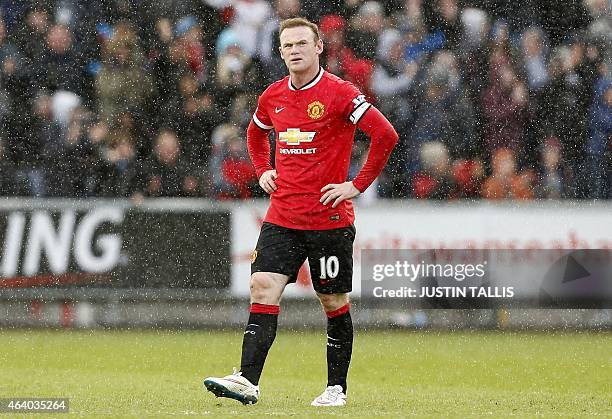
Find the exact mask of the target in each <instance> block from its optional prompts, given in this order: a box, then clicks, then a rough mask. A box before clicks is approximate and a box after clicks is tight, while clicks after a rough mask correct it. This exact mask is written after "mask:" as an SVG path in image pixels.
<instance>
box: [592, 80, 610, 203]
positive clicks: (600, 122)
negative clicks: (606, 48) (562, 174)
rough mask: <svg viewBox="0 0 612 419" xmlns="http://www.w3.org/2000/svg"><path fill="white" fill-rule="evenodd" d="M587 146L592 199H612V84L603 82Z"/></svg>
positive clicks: (594, 109) (593, 107) (598, 86)
mask: <svg viewBox="0 0 612 419" xmlns="http://www.w3.org/2000/svg"><path fill="white" fill-rule="evenodd" d="M590 113H591V126H590V130H589V139H588V142H587V148H586V152H587V170H588V174H589V197H590V198H595V199H610V198H611V197H612V82H611V81H610V80H600V81H599V83H598V85H597V89H596V93H595V100H594V102H593V106H592V107H591V111H590Z"/></svg>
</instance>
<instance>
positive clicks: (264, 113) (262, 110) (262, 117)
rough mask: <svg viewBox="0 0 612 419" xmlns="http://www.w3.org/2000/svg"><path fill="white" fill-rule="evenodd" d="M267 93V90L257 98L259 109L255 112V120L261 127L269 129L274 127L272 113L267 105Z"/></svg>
mask: <svg viewBox="0 0 612 419" xmlns="http://www.w3.org/2000/svg"><path fill="white" fill-rule="evenodd" d="M265 93H266V92H264V93H263V94H262V95H261V96H260V97H259V99H258V100H257V109H255V113H253V122H254V123H255V125H257V126H258V127H259V128H261V129H263V130H266V131H269V130H271V129H272V128H274V127H273V126H272V120H271V119H270V114H269V113H268V109H267V106H266V99H265Z"/></svg>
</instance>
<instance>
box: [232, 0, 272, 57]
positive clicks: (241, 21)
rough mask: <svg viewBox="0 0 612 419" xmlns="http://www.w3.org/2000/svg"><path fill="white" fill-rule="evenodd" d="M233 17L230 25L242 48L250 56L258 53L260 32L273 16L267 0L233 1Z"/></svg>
mask: <svg viewBox="0 0 612 419" xmlns="http://www.w3.org/2000/svg"><path fill="white" fill-rule="evenodd" d="M232 9H233V19H232V23H231V25H230V27H229V29H230V30H232V31H233V32H234V34H235V35H236V39H237V41H238V45H240V49H241V50H242V51H243V52H244V53H245V54H246V55H247V56H248V57H249V58H251V57H254V56H255V54H256V53H257V41H258V39H259V33H260V31H261V28H262V27H263V26H264V24H265V23H266V21H267V20H268V19H270V16H272V8H271V7H270V3H269V2H268V1H266V0H235V1H233V2H232Z"/></svg>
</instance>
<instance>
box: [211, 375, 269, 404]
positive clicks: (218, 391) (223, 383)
mask: <svg viewBox="0 0 612 419" xmlns="http://www.w3.org/2000/svg"><path fill="white" fill-rule="evenodd" d="M204 386H205V387H206V389H207V390H208V391H210V392H211V393H213V394H214V395H215V396H217V397H227V398H229V399H234V400H238V401H239V402H240V403H242V404H255V403H257V400H259V386H256V385H254V384H252V383H251V382H250V381H249V380H247V379H246V378H244V377H243V376H242V373H241V372H238V371H236V368H234V372H233V373H232V374H231V375H226V376H225V377H223V378H217V377H208V378H206V379H205V380H204Z"/></svg>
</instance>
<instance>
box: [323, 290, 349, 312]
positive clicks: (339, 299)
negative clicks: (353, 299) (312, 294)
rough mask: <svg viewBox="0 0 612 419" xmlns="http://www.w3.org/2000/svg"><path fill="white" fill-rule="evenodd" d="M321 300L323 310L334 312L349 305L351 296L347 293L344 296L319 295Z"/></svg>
mask: <svg viewBox="0 0 612 419" xmlns="http://www.w3.org/2000/svg"><path fill="white" fill-rule="evenodd" d="M317 296H318V297H319V300H320V301H321V305H322V306H323V310H325V311H334V310H338V309H339V308H340V307H342V306H344V305H346V304H348V302H349V296H348V294H346V293H343V294H319V293H317Z"/></svg>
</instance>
